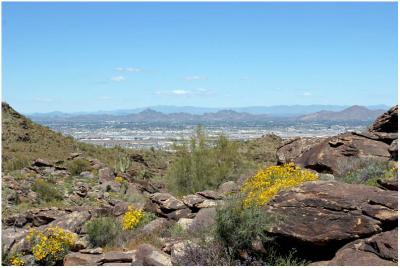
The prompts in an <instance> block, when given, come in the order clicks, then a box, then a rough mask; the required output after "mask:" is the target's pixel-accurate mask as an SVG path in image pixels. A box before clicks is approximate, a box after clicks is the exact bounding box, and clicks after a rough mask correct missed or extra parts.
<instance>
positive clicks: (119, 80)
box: [111, 75, 125, 82]
mask: <svg viewBox="0 0 400 268" xmlns="http://www.w3.org/2000/svg"><path fill="white" fill-rule="evenodd" d="M111 80H112V81H114V82H121V81H124V80H125V77H124V76H122V75H118V76H113V77H111Z"/></svg>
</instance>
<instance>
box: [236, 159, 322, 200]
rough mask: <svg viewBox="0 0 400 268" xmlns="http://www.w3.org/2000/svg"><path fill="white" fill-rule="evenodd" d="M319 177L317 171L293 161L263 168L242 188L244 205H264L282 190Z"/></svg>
mask: <svg viewBox="0 0 400 268" xmlns="http://www.w3.org/2000/svg"><path fill="white" fill-rule="evenodd" d="M317 179H318V176H317V175H316V174H315V173H313V172H311V171H308V170H304V169H301V168H299V167H297V166H296V165H295V164H293V163H289V164H285V165H283V166H271V167H268V168H265V169H261V170H259V171H258V172H257V174H256V175H254V176H253V177H251V178H249V179H248V180H247V181H246V182H245V183H244V184H243V186H242V188H241V191H242V192H243V193H244V194H245V198H244V205H245V206H250V205H251V204H256V205H263V204H265V203H267V202H268V201H269V200H270V199H271V198H272V197H274V196H275V195H276V194H277V193H278V192H279V191H281V190H284V189H288V188H291V187H294V186H297V185H300V184H301V183H303V182H306V181H314V180H317Z"/></svg>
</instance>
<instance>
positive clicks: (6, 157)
mask: <svg viewBox="0 0 400 268" xmlns="http://www.w3.org/2000/svg"><path fill="white" fill-rule="evenodd" d="M2 131H3V132H2V144H3V148H2V150H3V154H2V168H3V171H4V170H5V171H12V170H18V169H21V168H23V167H26V166H29V165H30V164H31V163H32V161H34V160H35V159H38V158H42V159H46V160H47V161H53V162H56V161H58V160H62V159H67V158H68V157H69V156H70V155H71V154H73V153H83V154H84V155H86V156H87V157H89V158H90V157H91V158H97V159H99V160H101V161H103V162H104V163H106V164H107V165H109V166H114V165H115V164H116V162H118V161H119V159H120V158H121V156H126V155H130V156H131V158H132V159H131V160H132V161H133V162H136V163H139V164H140V163H142V164H143V163H144V162H146V164H147V165H150V166H151V168H152V170H153V171H154V172H156V173H158V171H161V172H162V169H165V167H166V163H167V162H168V161H169V158H170V155H169V154H168V153H166V152H162V151H156V152H150V151H141V150H130V149H122V148H114V149H109V148H103V147H101V146H95V145H91V144H86V143H81V142H77V141H76V140H74V139H73V138H72V137H66V136H64V135H62V134H61V133H57V132H54V131H52V130H50V129H49V128H48V127H45V126H42V125H39V124H36V123H34V122H32V121H31V120H29V119H28V118H26V117H25V116H23V115H21V114H20V113H18V112H16V111H15V110H14V109H13V108H12V107H11V106H10V105H8V104H7V103H4V102H3V103H2ZM135 159H139V161H135ZM140 159H141V160H140ZM144 166H145V165H142V166H141V167H140V166H139V167H137V168H138V169H143V167H144Z"/></svg>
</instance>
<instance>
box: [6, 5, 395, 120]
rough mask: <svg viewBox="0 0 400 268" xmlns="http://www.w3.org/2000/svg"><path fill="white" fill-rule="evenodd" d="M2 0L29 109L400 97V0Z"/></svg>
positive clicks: (12, 79) (15, 84)
mask: <svg viewBox="0 0 400 268" xmlns="http://www.w3.org/2000/svg"><path fill="white" fill-rule="evenodd" d="M2 5H3V11H2V12H3V18H2V19H3V87H2V88H3V100H5V101H7V102H9V103H10V104H11V105H12V106H14V107H15V108H16V109H17V110H19V111H21V112H25V113H29V112H47V111H54V110H59V111H66V112H72V111H95V110H116V109H125V108H135V107H143V106H150V105H182V106H183V105H193V106H205V107H231V106H253V105H265V106H269V105H277V104H290V105H291V104H340V105H351V104H361V105H373V104H387V105H392V104H394V103H396V102H397V3H3V4H2Z"/></svg>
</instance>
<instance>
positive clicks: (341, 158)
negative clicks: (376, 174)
mask: <svg viewBox="0 0 400 268" xmlns="http://www.w3.org/2000/svg"><path fill="white" fill-rule="evenodd" d="M388 149H389V146H388V145H387V144H386V143H384V142H380V141H376V140H371V139H368V138H365V137H363V136H360V135H358V134H356V133H344V134H340V135H337V136H334V137H331V138H327V139H325V140H324V141H322V142H320V143H318V144H317V145H315V146H313V147H311V148H310V149H309V150H307V151H305V152H304V153H303V154H302V155H301V156H300V157H299V158H297V159H296V160H295V163H296V164H298V165H299V166H302V167H305V168H310V169H313V170H315V171H318V172H331V173H334V174H338V175H343V173H344V172H346V169H345V165H346V164H347V163H348V162H349V161H351V159H353V158H377V159H382V160H389V159H390V157H391V156H390V154H389V151H388Z"/></svg>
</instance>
